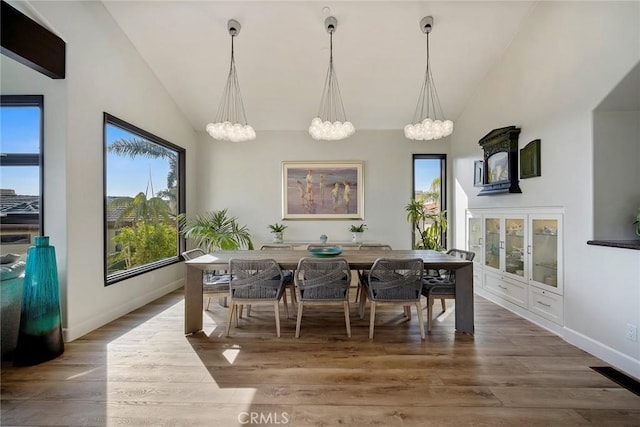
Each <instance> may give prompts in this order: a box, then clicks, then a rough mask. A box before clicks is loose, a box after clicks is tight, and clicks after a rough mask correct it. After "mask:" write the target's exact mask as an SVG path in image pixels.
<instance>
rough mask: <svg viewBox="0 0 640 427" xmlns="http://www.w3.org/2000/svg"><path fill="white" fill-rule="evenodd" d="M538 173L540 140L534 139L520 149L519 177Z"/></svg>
mask: <svg viewBox="0 0 640 427" xmlns="http://www.w3.org/2000/svg"><path fill="white" fill-rule="evenodd" d="M540 175H541V171H540V140H539V139H534V140H533V141H531V142H530V143H528V144H527V145H525V146H524V148H522V149H521V150H520V179H526V178H534V177H536V176H540Z"/></svg>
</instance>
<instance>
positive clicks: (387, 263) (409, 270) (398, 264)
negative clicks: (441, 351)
mask: <svg viewBox="0 0 640 427" xmlns="http://www.w3.org/2000/svg"><path fill="white" fill-rule="evenodd" d="M423 274H424V261H423V260H422V259H420V258H413V259H392V258H378V259H377V260H376V261H375V262H374V264H373V266H372V267H371V270H370V271H369V274H368V275H367V276H366V277H367V280H366V281H365V282H364V285H365V287H366V292H367V296H368V298H369V300H370V301H371V314H370V316H371V320H370V321H369V339H373V331H374V328H375V321H376V307H377V306H378V305H379V304H394V305H401V306H403V308H404V312H405V315H406V316H407V318H408V320H411V306H412V305H413V306H414V307H415V308H416V310H417V311H418V321H419V323H420V336H421V338H422V339H425V333H424V323H423V319H422V307H420V298H421V295H420V291H421V290H422V276H423Z"/></svg>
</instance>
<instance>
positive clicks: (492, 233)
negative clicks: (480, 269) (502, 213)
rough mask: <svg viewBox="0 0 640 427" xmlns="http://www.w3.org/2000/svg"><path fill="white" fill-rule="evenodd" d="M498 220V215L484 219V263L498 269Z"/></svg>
mask: <svg viewBox="0 0 640 427" xmlns="http://www.w3.org/2000/svg"><path fill="white" fill-rule="evenodd" d="M500 222H501V219H500V218H499V217H496V218H489V217H487V218H485V219H484V265H485V266H487V267H491V268H495V269H496V270H500V269H501V268H500V248H501V246H502V242H501V239H500V234H501V230H500Z"/></svg>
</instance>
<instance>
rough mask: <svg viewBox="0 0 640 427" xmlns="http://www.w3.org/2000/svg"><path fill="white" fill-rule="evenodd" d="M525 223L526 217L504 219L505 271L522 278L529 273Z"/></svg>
mask: <svg viewBox="0 0 640 427" xmlns="http://www.w3.org/2000/svg"><path fill="white" fill-rule="evenodd" d="M525 224H526V220H525V218H524V217H520V218H518V217H507V218H505V221H504V228H505V238H504V252H505V272H506V273H509V274H513V275H515V276H517V278H522V279H523V278H525V277H526V276H525V275H526V274H527V269H526V268H525V261H526V250H527V248H526V247H525V246H526V244H525V239H526V235H525Z"/></svg>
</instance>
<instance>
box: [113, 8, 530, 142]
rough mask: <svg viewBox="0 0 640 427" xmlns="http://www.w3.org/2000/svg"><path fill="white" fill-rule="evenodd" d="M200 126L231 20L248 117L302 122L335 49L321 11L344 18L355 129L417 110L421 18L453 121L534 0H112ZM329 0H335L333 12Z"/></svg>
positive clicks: (344, 74)
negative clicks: (429, 20) (429, 22)
mask: <svg viewBox="0 0 640 427" xmlns="http://www.w3.org/2000/svg"><path fill="white" fill-rule="evenodd" d="M103 3H104V5H105V7H106V8H107V10H108V11H109V12H110V13H111V15H112V16H113V18H114V19H115V21H116V22H117V24H118V25H119V26H120V27H121V28H122V30H123V31H124V33H125V34H126V35H127V37H128V38H129V39H130V40H131V42H132V43H133V45H134V46H135V47H136V49H137V50H138V51H139V52H140V55H141V56H142V58H144V60H145V61H146V62H147V63H148V64H149V67H150V68H151V69H152V70H153V72H154V73H155V75H156V76H157V77H158V79H160V81H161V82H162V84H163V85H164V86H165V87H166V89H167V90H168V92H169V93H170V94H171V96H172V97H173V99H175V102H176V103H177V105H178V106H179V108H180V109H181V110H182V111H184V113H185V115H186V116H187V118H188V119H189V120H190V121H191V123H192V125H193V127H194V128H195V129H196V130H200V131H204V129H205V126H206V124H207V123H209V122H211V121H213V119H214V117H215V114H216V112H217V109H218V104H219V102H220V97H221V93H222V90H223V88H224V85H225V83H226V77H227V74H228V69H229V59H230V43H231V41H230V36H229V34H228V32H227V21H228V20H229V19H230V18H233V19H236V20H238V21H239V22H240V24H241V25H242V30H241V32H240V34H239V35H238V37H236V39H235V56H236V66H237V69H238V78H239V82H240V87H241V89H242V96H243V100H244V105H245V109H246V112H247V119H248V122H249V123H250V124H251V125H252V126H253V127H254V128H255V129H256V130H257V131H260V130H303V129H307V128H308V126H309V123H310V121H311V118H313V117H314V116H315V115H317V111H318V105H319V102H320V96H321V92H322V86H323V83H324V77H325V73H326V70H327V66H328V59H329V35H328V33H327V32H326V31H325V29H324V19H325V17H326V16H328V15H333V16H335V17H336V18H337V19H338V26H337V30H336V33H335V35H334V50H333V53H334V64H335V69H336V72H337V76H338V81H339V83H340V88H341V91H342V98H343V102H344V106H345V110H346V113H347V117H348V119H349V120H351V121H352V122H353V123H354V125H355V126H356V129H400V128H402V127H404V125H405V124H407V123H408V122H409V121H410V120H411V119H412V117H413V113H414V109H415V105H416V100H417V96H418V91H419V89H420V86H421V83H422V79H423V74H424V69H425V63H426V36H425V35H424V34H423V33H422V32H421V31H420V28H419V22H420V20H421V19H422V17H424V16H427V15H432V16H433V17H434V27H433V32H432V33H431V36H430V50H431V66H432V69H433V76H434V80H435V83H436V87H437V90H438V93H439V95H440V100H441V103H442V107H443V110H444V112H445V114H446V116H447V117H446V118H451V119H453V120H455V119H456V118H457V117H458V116H459V115H460V114H461V112H462V110H463V109H464V106H465V104H466V103H467V102H468V100H469V99H470V97H471V96H472V95H473V92H474V91H475V89H476V87H477V86H478V84H479V83H480V81H481V80H482V79H483V77H484V76H485V75H486V74H487V73H488V72H489V70H490V69H491V67H492V66H493V65H494V64H495V63H496V61H497V60H498V59H499V58H500V57H501V55H502V54H503V52H504V51H505V49H506V48H507V47H508V46H509V43H510V42H511V40H512V39H513V38H514V37H515V34H516V33H517V31H518V28H519V27H520V25H521V24H522V22H523V20H524V19H525V18H526V17H527V15H528V13H529V10H530V8H531V7H532V4H533V2H532V1H496V2H485V1H469V2H461V1H440V2H424V1H421V2H406V1H371V2H364V1H354V2H335V1H334V2H329V3H327V2H314V1H283V2H278V1H254V2H250V1H230V2H221V1H192V2H187V1H139V2H124V1H103ZM325 7H328V8H329V11H327V10H326V8H325Z"/></svg>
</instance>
